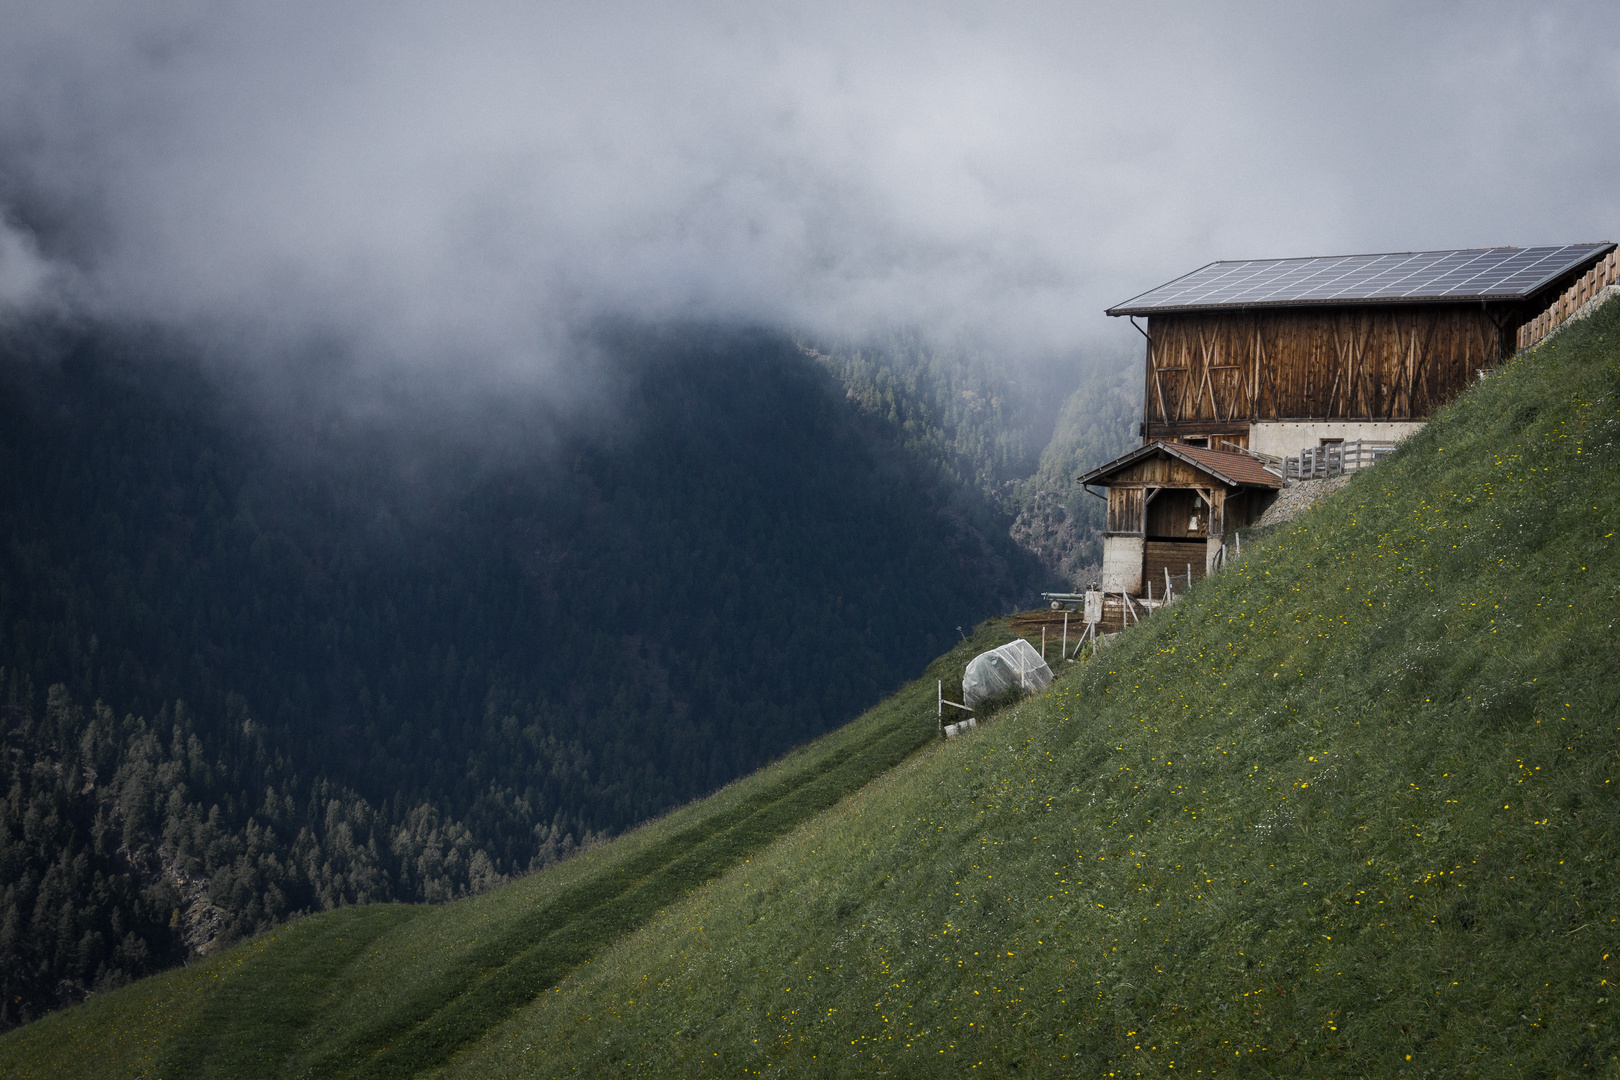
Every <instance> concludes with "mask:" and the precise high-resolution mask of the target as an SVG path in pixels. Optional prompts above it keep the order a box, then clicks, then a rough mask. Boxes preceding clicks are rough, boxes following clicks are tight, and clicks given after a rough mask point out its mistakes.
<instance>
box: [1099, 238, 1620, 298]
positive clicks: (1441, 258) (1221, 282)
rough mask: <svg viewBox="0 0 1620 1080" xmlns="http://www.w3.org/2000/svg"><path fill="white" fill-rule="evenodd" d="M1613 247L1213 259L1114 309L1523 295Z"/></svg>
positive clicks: (1522, 296)
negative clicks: (1297, 257)
mask: <svg viewBox="0 0 1620 1080" xmlns="http://www.w3.org/2000/svg"><path fill="white" fill-rule="evenodd" d="M1614 246H1615V245H1613V244H1608V243H1604V244H1565V245H1564V246H1562V247H1529V248H1484V249H1480V250H1472V251H1414V252H1399V253H1391V254H1385V255H1333V256H1326V257H1322V258H1307V259H1248V260H1232V261H1223V262H1213V263H1210V264H1209V265H1208V266H1204V267H1200V268H1199V269H1197V270H1194V271H1193V272H1192V273H1190V274H1187V275H1186V276H1184V277H1179V278H1177V279H1176V280H1174V281H1172V282H1169V283H1168V284H1165V285H1161V286H1159V287H1158V288H1157V289H1151V290H1149V291H1148V292H1145V293H1143V294H1142V295H1140V296H1138V297H1135V298H1133V299H1131V300H1127V301H1126V302H1125V303H1123V304H1120V305H1118V306H1117V307H1111V308H1109V309H1108V314H1110V315H1151V314H1155V313H1164V312H1171V311H1195V310H1203V309H1208V308H1222V307H1264V306H1275V307H1286V306H1289V305H1293V304H1313V303H1317V304H1319V303H1327V302H1335V301H1336V302H1348V303H1367V302H1389V303H1397V302H1412V301H1438V302H1444V301H1463V300H1518V299H1522V298H1524V297H1526V296H1529V295H1530V294H1532V293H1534V292H1535V291H1536V290H1538V289H1540V288H1542V287H1544V286H1545V285H1547V284H1549V283H1550V282H1552V281H1553V280H1554V279H1555V278H1557V277H1559V276H1561V275H1563V274H1565V273H1567V272H1569V271H1570V270H1573V269H1575V268H1577V267H1579V266H1580V265H1581V264H1583V263H1586V262H1591V261H1594V260H1596V259H1597V258H1599V257H1601V256H1602V255H1604V254H1606V253H1607V252H1608V251H1609V250H1610V249H1611V248H1613V247H1614Z"/></svg>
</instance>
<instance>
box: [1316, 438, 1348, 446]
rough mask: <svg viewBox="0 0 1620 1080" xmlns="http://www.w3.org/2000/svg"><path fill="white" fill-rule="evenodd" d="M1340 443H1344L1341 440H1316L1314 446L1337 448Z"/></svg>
mask: <svg viewBox="0 0 1620 1080" xmlns="http://www.w3.org/2000/svg"><path fill="white" fill-rule="evenodd" d="M1342 442H1344V440H1343V439H1318V440H1316V445H1317V446H1338V445H1339V444H1340V443H1342Z"/></svg>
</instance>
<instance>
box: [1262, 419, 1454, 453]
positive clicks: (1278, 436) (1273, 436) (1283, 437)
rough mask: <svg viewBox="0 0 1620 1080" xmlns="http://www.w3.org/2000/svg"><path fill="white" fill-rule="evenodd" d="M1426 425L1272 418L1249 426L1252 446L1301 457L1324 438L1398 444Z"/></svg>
mask: <svg viewBox="0 0 1620 1080" xmlns="http://www.w3.org/2000/svg"><path fill="white" fill-rule="evenodd" d="M1422 426H1423V421H1422V420H1268V421H1265V422H1263V423H1257V424H1251V425H1250V426H1249V449H1250V450H1253V451H1254V452H1255V453H1257V454H1270V455H1271V456H1272V457H1298V456H1299V452H1300V451H1301V450H1303V449H1306V448H1312V447H1316V446H1320V445H1321V443H1322V440H1323V439H1343V440H1344V441H1345V442H1355V441H1356V440H1357V439H1361V440H1362V441H1364V442H1374V443H1397V442H1400V441H1401V440H1402V439H1404V438H1406V437H1407V436H1408V435H1410V434H1412V433H1413V432H1415V431H1417V430H1418V429H1419V428H1421V427H1422Z"/></svg>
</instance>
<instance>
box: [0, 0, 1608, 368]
mask: <svg viewBox="0 0 1620 1080" xmlns="http://www.w3.org/2000/svg"><path fill="white" fill-rule="evenodd" d="M0 217H3V218H4V226H3V227H0V308H5V309H9V310H11V311H13V312H15V311H18V310H30V309H39V308H55V309H58V310H64V309H65V310H79V311H86V312H91V313H95V314H101V315H112V316H134V317H138V318H142V319H155V320H157V321H159V322H171V321H172V322H176V323H180V324H185V325H198V326H205V327H212V328H214V329H217V330H220V331H221V332H224V333H226V334H243V337H244V340H252V341H253V342H255V343H257V347H258V348H259V349H261V350H264V351H266V352H267V353H268V352H273V351H274V350H275V349H276V348H283V347H295V346H296V345H297V343H299V342H307V341H309V340H314V339H322V338H325V339H332V340H342V341H345V342H347V343H349V346H350V347H352V348H353V349H355V350H356V351H358V352H359V353H362V354H364V355H367V356H370V357H372V358H374V359H376V360H377V361H378V362H400V363H410V364H428V365H437V366H444V367H448V368H449V369H452V370H470V369H474V368H478V369H487V370H490V371H505V372H540V373H548V372H549V373H551V374H553V375H554V374H556V368H555V364H556V361H557V359H558V357H559V355H560V353H559V349H560V346H559V342H562V341H564V340H566V338H567V335H568V332H569V330H570V329H571V328H577V327H578V326H580V325H583V324H585V323H587V322H588V321H589V320H591V319H593V318H595V317H598V316H602V315H612V314H630V315H635V316H644V317H653V318H660V317H664V316H700V317H714V316H719V317H731V316H736V317H742V318H748V319H755V320H762V321H766V322H773V323H779V324H782V325H784V326H795V327H802V328H807V329H810V330H812V331H815V332H820V333H828V334H843V333H860V332H863V331H865V330H868V329H871V328H874V327H880V326H884V325H889V324H897V323H904V324H912V325H921V326H924V327H928V328H932V329H935V330H939V331H943V332H951V331H963V332H967V333H970V334H975V335H979V336H980V337H981V338H983V339H984V340H987V341H990V342H994V343H996V344H997V346H998V347H1000V348H1004V349H1005V350H1007V352H1008V353H1009V354H1012V355H1016V354H1019V353H1027V354H1030V355H1036V354H1041V355H1048V356H1050V355H1053V354H1064V353H1069V352H1075V351H1081V350H1084V349H1085V348H1086V347H1087V346H1088V345H1089V344H1092V343H1095V342H1099V341H1105V342H1106V341H1111V340H1117V337H1116V336H1115V335H1117V334H1119V333H1124V334H1127V335H1128V334H1129V330H1128V328H1122V327H1120V326H1119V325H1118V324H1117V322H1115V321H1112V320H1108V319H1106V318H1105V317H1104V316H1103V315H1102V313H1101V309H1102V308H1103V307H1104V306H1106V305H1108V304H1110V303H1114V302H1117V301H1120V300H1123V299H1125V298H1127V297H1129V296H1132V295H1134V294H1136V293H1138V292H1140V291H1142V290H1143V289H1145V288H1148V287H1150V286H1153V285H1156V284H1159V283H1160V282H1162V281H1165V280H1167V279H1169V278H1172V277H1175V276H1177V275H1179V274H1182V273H1184V272H1186V271H1188V270H1191V269H1193V268H1194V267H1196V266H1199V265H1201V264H1203V263H1205V262H1207V261H1209V260H1211V259H1216V258H1245V257H1264V256H1283V255H1314V254H1331V253H1343V252H1363V251H1391V250H1394V251H1401V250H1413V249H1425V248H1441V247H1475V246H1489V245H1498V244H1538V243H1565V242H1573V241H1588V240H1612V239H1620V5H1616V4H1614V3H1613V0H1605V2H1594V3H1585V4H1582V3H1573V4H1556V3H1555V4H1535V5H1530V4H1521V3H1497V4H1446V3H1428V4H1410V3H1399V4H1389V5H1377V4H1368V3H1351V4H1345V3H1338V4H1331V5H1328V4H1324V5H1314V6H1313V5H1301V4H1276V5H1255V4H1248V5H1220V4H1202V3H1199V4H1153V5H1119V4H1078V3H1069V4H1022V5H1007V4H988V3H980V4H952V3H941V2H937V0H936V2H926V3H884V4H853V5H835V4H828V3H825V2H822V3H815V4H802V3H768V2H757V0H756V2H746V3H659V4H653V3H649V4H631V3H613V2H605V3H603V2H595V3H579V4H566V3H532V2H531V3H510V4H507V3H487V2H486V3H480V2H463V3H456V4H448V3H443V4H422V3H415V2H412V0H394V2H390V3H375V4H366V3H353V2H345V0H322V2H320V3H300V2H296V0H294V2H282V3H276V4H262V3H257V4H248V3H230V2H204V0H196V2H185V0H176V2H170V3H159V4H129V3H113V2H96V0H52V2H50V3H39V2H37V0H29V2H18V0H0Z"/></svg>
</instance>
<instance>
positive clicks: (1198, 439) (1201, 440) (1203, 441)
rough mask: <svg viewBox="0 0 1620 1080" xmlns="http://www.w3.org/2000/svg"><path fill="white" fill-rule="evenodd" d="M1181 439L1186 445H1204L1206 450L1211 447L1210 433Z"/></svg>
mask: <svg viewBox="0 0 1620 1080" xmlns="http://www.w3.org/2000/svg"><path fill="white" fill-rule="evenodd" d="M1181 441H1182V443H1183V444H1184V445H1186V446H1202V447H1203V448H1204V449H1205V450H1208V449H1209V436H1208V435H1196V436H1193V437H1191V438H1186V439H1182V440H1181Z"/></svg>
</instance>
